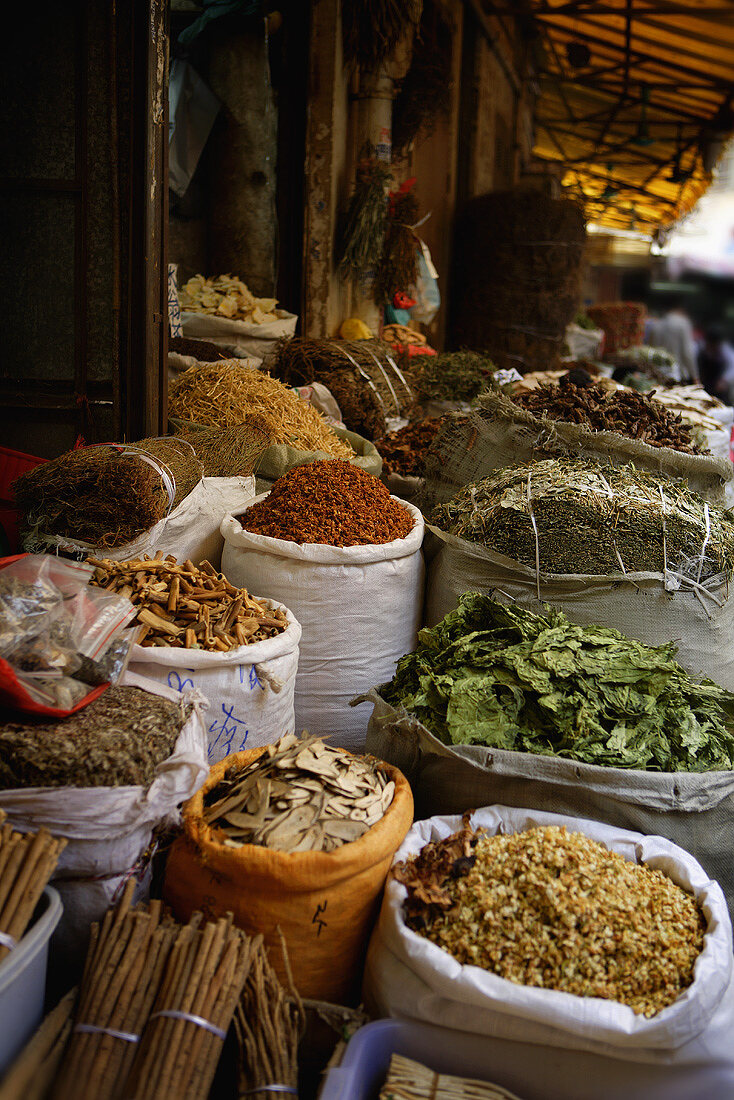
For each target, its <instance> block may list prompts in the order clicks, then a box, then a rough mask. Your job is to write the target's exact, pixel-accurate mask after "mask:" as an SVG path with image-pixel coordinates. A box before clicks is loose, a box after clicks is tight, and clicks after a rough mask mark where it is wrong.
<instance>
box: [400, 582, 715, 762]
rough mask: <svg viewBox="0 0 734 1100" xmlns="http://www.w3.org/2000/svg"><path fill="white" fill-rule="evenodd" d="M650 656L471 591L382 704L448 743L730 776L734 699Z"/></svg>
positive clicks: (611, 637)
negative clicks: (407, 714)
mask: <svg viewBox="0 0 734 1100" xmlns="http://www.w3.org/2000/svg"><path fill="white" fill-rule="evenodd" d="M676 652H677V650H676V647H675V645H673V643H669V644H667V645H662V646H656V647H652V646H648V645H644V644H643V643H642V642H637V641H634V640H633V639H631V638H627V637H625V635H623V634H620V633H619V631H617V630H611V629H609V628H607V627H602V626H594V625H591V626H576V625H575V624H574V623H570V622H569V621H568V619H567V618H566V616H565V615H563V614H562V613H561V612H560V611H556V610H554V609H552V608H548V609H547V614H546V615H536V614H534V613H533V612H531V611H527V610H524V609H523V608H520V607H505V606H504V605H502V604H500V603H497V602H496V601H495V600H493V599H491V598H490V597H489V596H483V595H479V594H475V593H467V594H465V595H464V596H462V597H461V600H460V601H459V606H458V607H457V609H456V610H455V611H452V612H451V613H450V614H448V615H447V616H446V617H445V618H444V619H443V620H442V621H441V622H440V623H438V625H437V626H435V627H433V628H432V629H428V628H425V629H423V630H421V632H420V634H419V635H418V648H417V649H416V650H415V652H414V653H409V654H407V655H406V656H405V657H401V659H400V660H399V661H398V666H397V671H396V673H395V676H394V678H393V680H392V681H391V682H390V683H389V684H388V685H386V687H384V688H383V689H382V694H383V696H384V698H385V699H386V700H387V702H388V703H390V704H392V705H393V706H395V707H397V706H402V707H404V708H405V709H406V710H407V711H409V712H410V713H411V714H414V715H415V716H416V718H418V719H419V721H421V722H422V723H423V724H424V725H425V726H426V728H427V729H429V730H430V731H431V732H432V733H433V734H434V735H435V736H436V737H438V738H439V739H440V740H441V741H443V742H445V743H446V744H449V745H451V744H453V745H488V746H490V747H493V748H498V749H509V750H512V751H515V752H531V753H537V754H540V755H545V756H560V757H566V758H568V759H571V760H580V761H583V762H584V763H587V764H598V765H606V766H609V767H616V768H640V769H646V770H649V771H663V772H676V771H687V772H705V771H722V770H729V769H731V768H732V767H734V693H732V692H730V691H726V690H725V689H724V688H722V687H719V686H718V684H714V683H713V682H712V681H711V680H704V681H703V682H702V683H700V684H699V683H695V682H694V681H693V680H691V678H690V677H689V676H688V674H687V673H686V672H685V671H684V670H683V669H682V668H681V666H680V665H679V664H677V663H676V661H675V655H676Z"/></svg>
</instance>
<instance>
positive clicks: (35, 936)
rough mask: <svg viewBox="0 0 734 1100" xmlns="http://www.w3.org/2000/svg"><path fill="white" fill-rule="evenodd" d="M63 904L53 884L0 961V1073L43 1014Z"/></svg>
mask: <svg viewBox="0 0 734 1100" xmlns="http://www.w3.org/2000/svg"><path fill="white" fill-rule="evenodd" d="M62 908H63V907H62V905H61V898H60V897H59V895H58V894H57V892H56V891H55V890H54V888H53V886H47V887H46V889H45V890H44V891H43V894H42V896H41V900H40V901H39V903H38V907H37V909H36V914H35V917H34V920H33V923H32V924H31V925H30V927H29V928H28V930H27V931H26V934H25V935H24V936H23V938H22V940H21V941H20V943H19V944H18V946H17V947H16V948H14V950H13V951H11V952H10V954H9V955H8V956H7V957H6V958H5V959H4V960H3V962H2V963H0V1074H2V1073H4V1072H5V1070H6V1069H7V1068H8V1066H10V1065H11V1063H12V1062H13V1060H14V1059H15V1057H16V1055H17V1054H19V1053H20V1051H21V1049H22V1048H23V1046H24V1045H25V1043H26V1042H27V1041H28V1039H30V1037H31V1035H32V1034H33V1032H34V1031H35V1030H36V1028H37V1027H38V1025H39V1023H40V1022H41V1019H42V1017H43V998H44V994H45V990H46V966H47V964H48V944H49V940H50V939H51V936H52V934H53V931H54V929H55V928H56V925H57V924H58V923H59V920H60V918H61V912H62Z"/></svg>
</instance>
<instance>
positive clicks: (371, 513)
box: [238, 459, 413, 546]
mask: <svg viewBox="0 0 734 1100" xmlns="http://www.w3.org/2000/svg"><path fill="white" fill-rule="evenodd" d="M238 518H239V521H240V523H241V524H242V526H243V528H244V529H245V531H252V532H253V534H257V535H268V536H269V537H270V538H274V539H287V540H288V541H289V542H299V543H313V542H318V543H324V544H326V545H327V546H370V545H373V544H375V543H385V542H392V541H393V540H394V539H404V538H405V537H406V536H407V535H409V534H410V532H411V530H412V529H413V517H412V516H411V515H410V513H409V512H408V511H407V509H406V508H404V507H403V505H402V504H398V502H397V501H395V500H393V499H392V498H391V496H390V494H389V492H388V491H387V489H386V488H385V486H384V485H383V483H382V482H381V481H380V479H379V478H377V477H375V476H374V475H373V474H368V473H365V471H364V470H360V469H359V467H358V466H352V465H351V463H349V462H343V461H341V460H340V459H336V460H329V459H325V460H322V461H320V462H311V463H309V464H308V465H307V466H296V467H294V468H293V469H292V470H289V471H288V473H287V474H284V475H283V477H279V478H278V480H277V481H276V482H275V484H274V485H273V488H272V490H271V491H270V494H269V495H268V496H267V497H266V499H265V500H261V501H260V502H259V503H258V504H253V506H252V507H251V508H248V510H247V511H246V512H244V513H243V515H241V516H239V517H238Z"/></svg>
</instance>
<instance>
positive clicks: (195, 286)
mask: <svg viewBox="0 0 734 1100" xmlns="http://www.w3.org/2000/svg"><path fill="white" fill-rule="evenodd" d="M178 297H179V305H180V306H181V309H184V310H188V311H189V312H190V313H209V314H212V315H214V316H217V317H227V318H229V319H230V320H231V321H248V322H250V324H254V325H267V324H268V323H270V322H271V321H277V320H278V318H279V313H278V312H277V311H276V307H277V305H278V300H277V298H256V297H255V295H254V294H253V293H252V291H251V290H250V289H249V287H248V286H247V285H246V284H245V283H243V282H242V280H241V279H238V278H237V277H236V276H232V275H213V276H211V277H210V278H208V279H205V278H204V276H203V275H194V276H193V277H192V278H191V279H189V281H188V282H187V283H185V284H184V286H183V288H182V290H181V291H180V293H179V296H178Z"/></svg>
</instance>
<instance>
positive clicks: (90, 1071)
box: [51, 880, 260, 1100]
mask: <svg viewBox="0 0 734 1100" xmlns="http://www.w3.org/2000/svg"><path fill="white" fill-rule="evenodd" d="M135 886H136V883H135V882H134V881H133V880H131V881H130V882H129V883H128V884H127V886H126V888H125V891H124V893H123V896H122V900H121V901H120V904H119V906H118V908H117V909H116V910H109V911H108V912H107V914H106V916H105V918H104V921H103V922H102V925H101V927H100V926H99V925H93V926H92V939H91V943H90V946H89V951H88V954H87V960H86V963H85V967H84V974H83V977H82V982H81V988H80V993H79V1000H78V1006H77V1012H76V1017H75V1025H74V1030H73V1033H72V1038H71V1041H70V1043H69V1046H68V1048H67V1051H66V1054H65V1057H64V1060H63V1063H62V1066H61V1069H60V1071H59V1075H58V1077H57V1080H56V1084H55V1087H54V1089H53V1091H52V1093H51V1097H52V1100H76V1097H77V1096H78V1095H79V1083H80V1082H82V1081H83V1082H84V1097H85V1100H118V1098H121V1097H125V1100H206V1097H207V1096H208V1095H209V1089H210V1087H211V1083H212V1080H213V1077H214V1073H215V1071H216V1067H217V1063H218V1061H219V1057H220V1054H221V1051H222V1044H223V1040H224V1037H225V1036H226V1033H227V1030H228V1028H229V1025H230V1023H231V1021H232V1016H233V1015H234V1011H235V1007H236V1005H237V1001H238V999H239V997H240V993H241V991H242V986H243V984H244V982H245V979H246V977H247V974H248V971H249V969H250V965H251V962H252V958H253V955H254V953H255V952H256V951H257V949H258V947H259V943H260V940H259V938H258V939H257V940H251V939H250V938H249V937H248V936H247V935H245V933H244V932H242V931H241V930H240V929H238V928H235V927H234V926H233V923H232V918H231V915H228V916H227V917H226V918H222V919H220V920H218V921H216V922H209V923H203V917H202V915H201V913H194V915H193V916H192V917H191V920H190V921H189V923H188V924H187V925H185V926H182V925H180V924H178V923H177V922H176V921H175V920H174V919H173V918H172V917H171V916H170V915H167V914H165V913H164V912H163V909H162V906H161V903H160V902H159V901H151V902H150V903H149V904H148V905H147V906H138V907H137V908H135V909H132V908H131V902H132V897H133V893H134V890H135Z"/></svg>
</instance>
